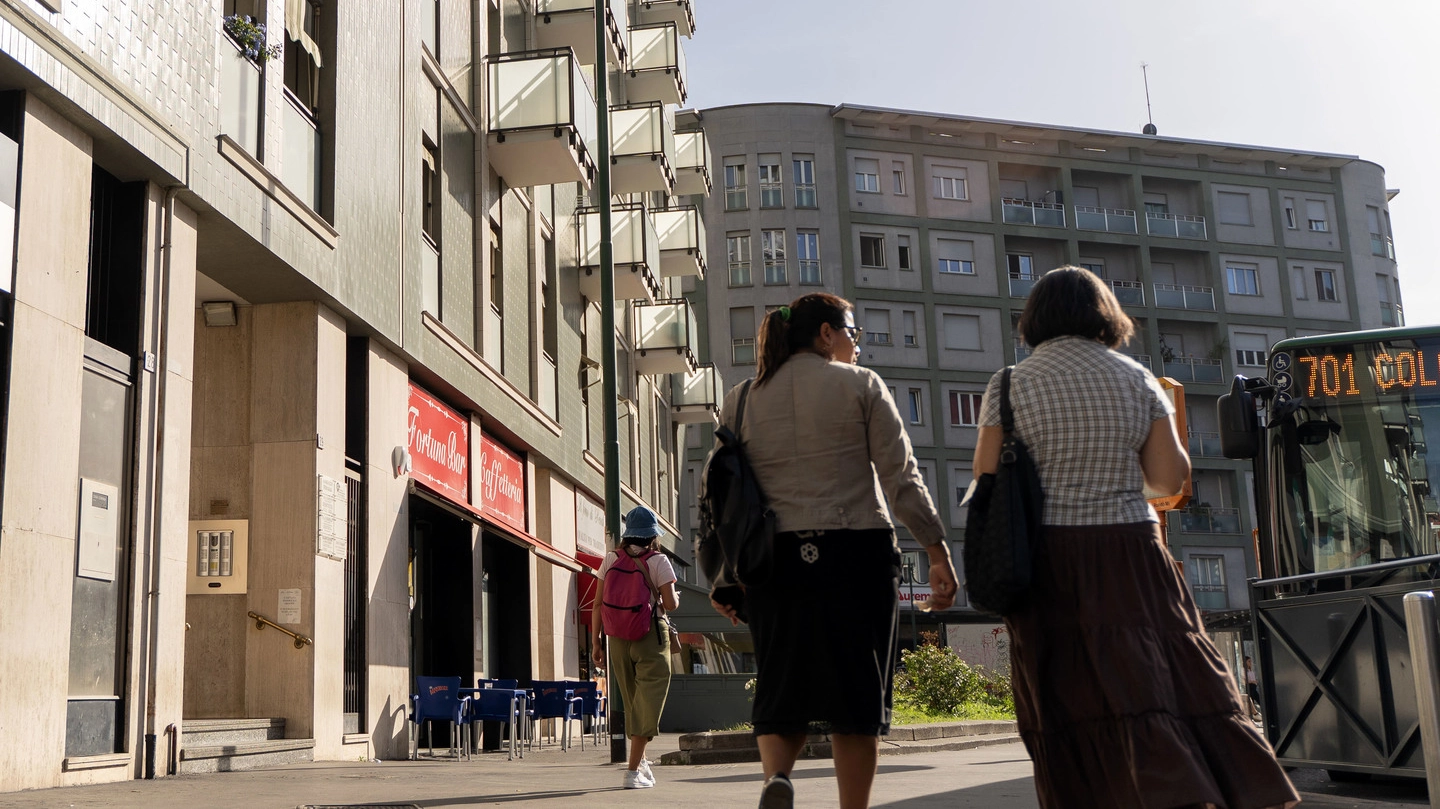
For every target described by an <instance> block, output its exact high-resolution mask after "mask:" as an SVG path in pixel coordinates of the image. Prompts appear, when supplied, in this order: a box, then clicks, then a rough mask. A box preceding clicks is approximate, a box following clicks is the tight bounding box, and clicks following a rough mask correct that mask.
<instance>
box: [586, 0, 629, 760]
mask: <svg viewBox="0 0 1440 809" xmlns="http://www.w3.org/2000/svg"><path fill="white" fill-rule="evenodd" d="M605 3H606V0H595V112H596V116H595V118H596V121H597V126H596V132H595V135H596V138H595V139H596V140H598V141H599V143H597V144H596V148H597V150H598V152H599V153H598V154H597V155H596V160H595V164H596V166H595V168H596V177H595V192H594V196H595V206H596V207H597V208H599V209H600V373H601V374H602V376H603V377H604V378H603V386H602V387H601V394H600V395H601V398H602V399H604V407H605V409H604V419H605V537H606V539H607V540H609V542H610V543H611V544H613V543H615V541H616V540H617V539H618V538H619V537H620V412H619V401H618V397H619V394H620V392H619V390H618V388H617V387H616V383H617V380H616V379H615V368H616V366H617V365H618V364H619V363H618V362H617V360H616V357H615V253H614V244H613V243H612V240H611V236H612V231H611V211H610V88H609V80H610V66H609V64H608V60H607V59H606V58H605V54H606V48H605V34H606V30H605V12H606V6H605ZM606 645H607V647H608V645H609V641H608V639H607V641H606ZM611 660H612V658H611V656H610V654H609V649H608V648H607V649H606V656H605V661H606V665H607V666H609V668H610V671H606V674H607V675H608V677H609V679H608V684H607V685H606V688H605V690H606V691H607V692H609V693H608V697H609V705H608V706H607V709H606V710H607V711H608V712H609V714H608V718H609V722H610V761H611V762H612V763H618V762H623V761H626V760H627V759H628V758H629V756H628V754H627V752H626V750H625V741H626V737H625V707H624V705H623V704H622V703H621V699H620V691H619V690H618V689H616V688H615V677H614V675H613V674H612V673H611V671H613V669H614V663H613V662H611Z"/></svg>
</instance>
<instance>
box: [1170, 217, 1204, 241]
mask: <svg viewBox="0 0 1440 809" xmlns="http://www.w3.org/2000/svg"><path fill="white" fill-rule="evenodd" d="M1176 230H1177V232H1178V233H1179V235H1180V238H1182V239H1204V238H1206V236H1205V217H1203V216H1182V217H1180V220H1179V221H1178V222H1177V223H1176Z"/></svg>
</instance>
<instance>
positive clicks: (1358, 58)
mask: <svg viewBox="0 0 1440 809" xmlns="http://www.w3.org/2000/svg"><path fill="white" fill-rule="evenodd" d="M695 17H696V24H695V27H696V31H695V37H694V38H693V39H692V40H689V41H688V42H686V43H685V46H686V47H685V55H686V58H687V61H688V67H689V72H688V75H687V84H688V87H689V89H690V92H691V95H690V98H689V101H688V102H687V104H686V106H688V107H692V108H697V109H703V108H706V107H718V106H724V105H728V104H745V103H755V102H764V101H800V102H812V103H822V104H840V103H849V104H864V105H870V106H877V107H892V108H898V109H910V110H921V111H927V112H940V113H949V114H954V115H965V116H975V117H980V118H1000V119H1006V120H1016V121H1029V122H1035V123H1044V124H1058V125H1064V126H1077V127H1084V128H1090V129H1108V130H1116V131H1122V132H1138V131H1139V130H1140V128H1141V127H1142V126H1143V125H1144V124H1145V121H1146V112H1145V86H1144V83H1143V81H1142V76H1141V71H1140V63H1141V62H1145V63H1148V64H1149V76H1150V101H1151V108H1152V111H1153V114H1154V120H1155V125H1156V126H1157V127H1159V130H1160V134H1161V135H1162V136H1165V135H1172V136H1175V137H1179V138H1187V139H1195V140H1210V141H1223V142H1229V143H1243V144H1251V145H1256V146H1269V147H1277V148H1286V149H1300V150H1305V151H1316V152H1330V153H1337V154H1347V155H1357V156H1359V157H1361V158H1363V159H1365V160H1369V161H1372V162H1375V163H1379V164H1380V165H1381V166H1383V167H1384V168H1385V173H1386V185H1387V186H1388V187H1389V188H1392V189H1395V188H1398V189H1400V191H1401V193H1400V195H1399V196H1397V197H1396V198H1395V199H1394V200H1392V201H1391V203H1390V215H1391V223H1392V227H1393V230H1394V234H1395V254H1396V259H1397V261H1398V262H1399V270H1400V289H1401V297H1402V302H1403V304H1404V308H1405V321H1406V324H1407V325H1424V324H1440V256H1437V255H1436V253H1437V252H1440V251H1437V250H1435V249H1433V248H1431V247H1430V246H1429V245H1427V243H1426V239H1428V238H1430V236H1428V235H1427V234H1434V233H1436V232H1440V228H1437V229H1436V230H1432V229H1431V228H1432V227H1433V226H1434V225H1433V223H1431V222H1429V221H1428V220H1429V219H1430V218H1434V217H1440V204H1436V199H1435V198H1432V197H1431V196H1430V193H1429V192H1427V191H1425V189H1427V188H1431V189H1440V60H1436V59H1435V55H1436V53H1437V52H1440V3H1436V2H1434V0H1368V2H1363V3H1361V2H1355V0H1346V1H1345V2H1341V1H1340V0H1286V1H1285V2H1280V1H1279V0H1202V1H1201V2H1189V3H1180V2H1172V0H1144V2H1140V1H1139V0H1091V2H1088V3H1076V2H1073V0H1028V2H1027V1H1026V0H1020V1H1019V2H1015V1H1013V0H1011V1H1010V2H994V0H990V2H984V3H977V2H972V0H696V2H695ZM1437 196H1440V195H1437Z"/></svg>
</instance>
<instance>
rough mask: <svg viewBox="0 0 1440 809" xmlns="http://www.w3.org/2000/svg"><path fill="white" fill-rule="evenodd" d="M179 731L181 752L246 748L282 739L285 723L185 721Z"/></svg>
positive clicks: (270, 720) (274, 720) (267, 720)
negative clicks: (223, 746) (226, 746)
mask: <svg viewBox="0 0 1440 809" xmlns="http://www.w3.org/2000/svg"><path fill="white" fill-rule="evenodd" d="M180 727H181V736H180V746H181V747H182V748H185V747H213V746H215V745H219V744H249V743H251V742H263V741H270V740H273V739H283V738H285V720H284V719H279V718H275V719H186V720H185V721H184V722H183V723H182V724H181V726H180Z"/></svg>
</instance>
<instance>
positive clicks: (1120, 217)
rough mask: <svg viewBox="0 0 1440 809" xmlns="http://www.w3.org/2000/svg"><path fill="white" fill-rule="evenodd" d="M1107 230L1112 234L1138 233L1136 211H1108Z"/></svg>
mask: <svg viewBox="0 0 1440 809" xmlns="http://www.w3.org/2000/svg"><path fill="white" fill-rule="evenodd" d="M1105 229H1106V230H1107V231H1109V232H1111V233H1138V232H1139V226H1138V225H1136V224H1135V212H1134V211H1106V212H1105Z"/></svg>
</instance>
